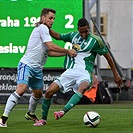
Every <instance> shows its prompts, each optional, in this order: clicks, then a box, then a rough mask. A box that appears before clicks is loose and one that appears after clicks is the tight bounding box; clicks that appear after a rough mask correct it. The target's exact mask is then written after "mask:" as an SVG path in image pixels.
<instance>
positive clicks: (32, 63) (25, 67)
mask: <svg viewBox="0 0 133 133" xmlns="http://www.w3.org/2000/svg"><path fill="white" fill-rule="evenodd" d="M55 13H56V11H55V10H54V9H50V8H44V9H43V10H42V12H41V15H40V22H39V23H37V24H36V26H35V28H34V29H33V31H32V33H31V35H30V38H29V41H28V45H27V49H26V52H25V54H24V55H23V57H22V58H21V59H20V62H19V64H18V78H17V89H16V91H15V92H14V93H12V94H11V95H10V96H9V98H8V100H7V103H6V106H5V109H4V113H3V115H2V117H1V119H0V127H7V119H8V116H9V114H10V112H11V110H12V109H13V108H14V107H15V105H16V104H17V103H18V101H19V99H20V98H21V96H22V95H23V94H24V93H25V91H26V90H27V89H28V88H29V87H30V88H31V89H32V95H31V97H30V100H29V111H28V113H27V114H26V115H25V117H26V119H32V120H34V121H36V120H38V119H37V117H36V115H35V114H34V112H35V110H36V107H37V104H38V103H39V100H40V98H41V97H42V90H43V84H44V81H43V72H42V69H43V67H44V64H45V63H46V61H47V57H48V55H49V56H64V55H66V54H68V55H70V56H72V57H74V56H76V51H75V50H67V49H64V48H61V47H59V46H57V45H56V44H54V43H53V42H52V38H51V36H50V34H49V28H51V27H52V25H53V22H54V19H55ZM51 65H52V64H51Z"/></svg>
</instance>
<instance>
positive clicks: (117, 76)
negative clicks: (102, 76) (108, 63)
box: [114, 74, 122, 88]
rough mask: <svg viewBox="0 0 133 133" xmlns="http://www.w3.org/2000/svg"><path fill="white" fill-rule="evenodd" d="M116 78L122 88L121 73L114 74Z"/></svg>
mask: <svg viewBox="0 0 133 133" xmlns="http://www.w3.org/2000/svg"><path fill="white" fill-rule="evenodd" d="M114 80H115V83H116V84H117V86H118V87H119V88H120V87H121V86H122V79H121V77H120V76H119V74H115V75H114Z"/></svg>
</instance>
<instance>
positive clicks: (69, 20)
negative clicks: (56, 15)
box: [65, 15, 74, 28]
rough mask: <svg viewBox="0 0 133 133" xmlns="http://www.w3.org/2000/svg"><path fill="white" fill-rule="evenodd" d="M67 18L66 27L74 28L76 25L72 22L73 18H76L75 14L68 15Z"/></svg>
mask: <svg viewBox="0 0 133 133" xmlns="http://www.w3.org/2000/svg"><path fill="white" fill-rule="evenodd" d="M65 19H68V22H67V23H66V25H65V28H74V25H73V24H72V23H73V20H74V18H73V16H72V15H66V16H65Z"/></svg>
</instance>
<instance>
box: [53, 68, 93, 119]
mask: <svg viewBox="0 0 133 133" xmlns="http://www.w3.org/2000/svg"><path fill="white" fill-rule="evenodd" d="M71 74H72V75H74V76H72V75H71V77H73V80H74V79H76V84H77V85H78V87H77V91H76V93H75V94H74V95H73V96H72V97H71V98H70V100H69V101H68V102H67V103H66V105H65V106H64V108H63V109H62V110H61V111H58V112H54V116H55V118H56V120H58V119H59V118H61V117H62V116H64V114H65V113H67V112H68V111H69V110H70V109H72V108H73V107H74V106H75V105H76V104H77V103H78V102H79V101H80V100H81V98H82V97H83V94H84V92H85V91H86V90H87V89H88V88H89V87H90V86H91V80H92V78H91V75H90V74H89V73H88V72H86V70H77V69H76V70H73V72H71ZM71 77H68V79H67V80H69V79H71Z"/></svg>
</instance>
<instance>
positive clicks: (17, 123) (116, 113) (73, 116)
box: [0, 102, 133, 133]
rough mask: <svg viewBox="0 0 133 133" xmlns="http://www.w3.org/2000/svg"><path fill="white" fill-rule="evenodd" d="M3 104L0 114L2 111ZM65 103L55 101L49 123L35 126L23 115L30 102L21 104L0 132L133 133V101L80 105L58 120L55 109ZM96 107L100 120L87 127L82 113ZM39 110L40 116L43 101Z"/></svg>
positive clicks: (37, 112)
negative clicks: (58, 103)
mask: <svg viewBox="0 0 133 133" xmlns="http://www.w3.org/2000/svg"><path fill="white" fill-rule="evenodd" d="M4 106H5V105H3V104H1V105H0V115H2V113H3V109H4ZM62 107H63V105H52V106H51V108H50V111H49V116H48V121H47V125H45V126H42V127H33V122H31V121H27V120H26V119H25V118H24V115H25V113H26V112H27V109H28V105H24V104H18V105H17V106H16V107H15V108H14V110H13V111H12V112H11V114H10V116H9V120H8V127H7V128H0V133H133V122H132V118H133V110H132V102H122V103H121V102H119V103H113V104H94V105H77V106H75V107H74V108H73V109H72V110H70V111H69V112H68V113H67V114H66V115H65V116H64V117H63V118H61V119H60V120H55V119H54V117H53V112H54V111H57V110H60V109H61V108H62ZM89 110H94V111H97V112H98V113H99V114H100V115H101V123H100V124H99V126H98V127H96V128H88V127H86V126H85V125H84V123H83V115H84V114H85V113H86V112H87V111H89ZM36 114H37V116H38V117H39V118H41V105H39V106H38V109H37V111H36Z"/></svg>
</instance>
